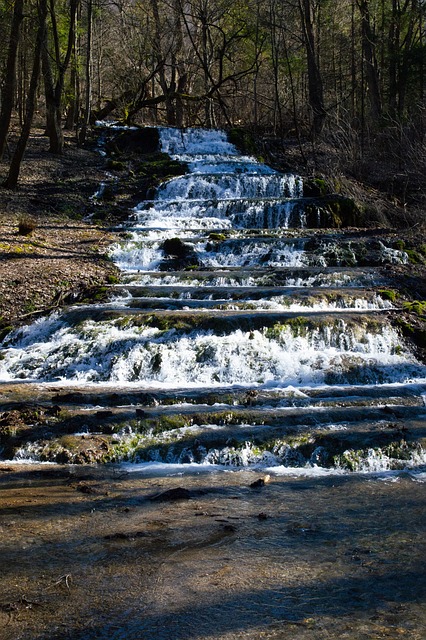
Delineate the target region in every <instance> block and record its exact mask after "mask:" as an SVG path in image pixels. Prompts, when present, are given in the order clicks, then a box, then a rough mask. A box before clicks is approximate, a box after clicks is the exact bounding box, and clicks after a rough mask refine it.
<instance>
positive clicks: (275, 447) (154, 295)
mask: <svg viewBox="0 0 426 640" xmlns="http://www.w3.org/2000/svg"><path fill="white" fill-rule="evenodd" d="M159 134H160V141H161V150H162V151H163V152H165V153H167V154H169V155H170V156H171V157H172V158H174V159H175V160H177V161H179V162H181V163H184V164H185V165H186V166H187V169H188V170H187V172H186V173H184V175H182V176H179V177H175V178H172V179H170V180H168V181H166V182H165V183H163V184H162V185H161V186H160V187H159V188H158V189H157V192H156V195H155V197H154V199H153V200H150V201H143V202H141V203H140V205H138V206H137V207H136V208H135V209H134V210H133V211H131V212H129V221H128V222H127V223H126V224H124V225H123V226H122V228H120V229H118V230H117V242H116V244H115V245H114V246H113V247H112V248H111V258H112V259H113V260H114V261H115V263H116V264H117V265H118V266H119V267H120V269H121V271H122V278H121V281H120V282H119V283H118V284H114V285H110V286H109V296H108V300H107V301H106V302H101V303H93V304H90V305H81V304H80V305H75V306H72V307H69V308H67V309H65V310H63V311H61V312H57V313H53V314H51V315H50V316H48V317H44V318H40V319H38V320H37V321H36V322H34V323H33V324H31V325H29V326H25V327H21V328H19V329H18V330H16V331H15V332H13V333H12V334H10V335H9V336H7V337H6V338H5V340H4V342H3V343H2V344H0V354H1V357H0V402H1V406H2V408H3V410H4V411H13V409H14V407H15V406H17V405H22V404H24V405H28V406H31V405H33V406H35V407H37V412H38V413H37V416H35V417H34V424H33V425H32V428H31V429H27V430H26V431H24V432H20V433H16V434H14V433H12V434H9V436H11V437H9V438H8V440H7V441H6V440H5V441H4V442H3V445H4V446H3V451H2V461H1V462H0V483H1V487H2V489H3V501H4V502H3V516H2V520H1V521H0V531H2V532H3V533H4V534H5V536H6V537H5V541H6V543H5V554H6V555H5V556H4V558H5V562H6V563H7V565H6V566H8V567H9V569H8V570H7V571H5V572H4V574H3V576H2V578H0V587H1V588H2V589H3V593H4V594H5V598H6V600H5V599H3V601H2V603H0V622H1V619H2V616H3V617H4V624H5V625H6V626H5V629H6V631H5V634H6V635H5V636H4V638H5V640H9V638H10V639H12V638H13V639H14V640H16V639H17V638H34V639H35V638H37V639H39V640H41V639H42V638H46V639H47V638H53V637H55V638H56V637H58V638H70V639H71V638H72V639H74V640H77V639H78V638H81V639H83V638H84V639H90V638H99V639H105V640H106V638H109V639H116V640H119V639H121V638H123V639H124V638H126V639H128V638H135V639H136V638H137V639H139V638H141V639H142V638H144V639H145V638H146V639H150V638H156V639H161V638H164V639H167V640H172V639H176V640H178V639H182V640H184V639H188V638H204V639H206V640H207V639H210V638H223V639H227V638H232V639H235V638H251V639H253V640H255V639H257V638H289V639H290V638H291V639H292V640H293V639H294V640H297V639H299V638H300V639H303V640H307V639H310V638H321V639H322V638H324V639H325V638H337V637H342V638H351V639H355V638H356V639H358V638H359V639H361V638H393V639H394V638H396V637H401V638H405V637H406V638H410V640H413V639H416V638H418V639H419V640H420V639H421V638H424V637H425V635H424V633H425V632H426V626H425V620H426V619H425V614H424V607H423V602H424V595H425V587H426V583H425V578H424V571H422V570H421V567H420V564H419V563H423V554H424V549H423V550H422V547H423V546H424V526H425V524H426V523H425V518H424V501H425V500H424V498H425V495H424V483H425V480H426V448H425V426H426V421H425V419H426V366H425V364H424V363H423V362H421V361H420V360H418V359H417V357H416V354H415V353H414V351H413V350H412V348H411V347H410V345H409V344H408V342H406V341H405V340H404V339H403V337H402V336H401V334H400V332H399V331H398V329H397V327H396V324H395V322H394V319H395V314H397V312H398V309H397V308H396V306H395V303H394V302H393V301H392V299H391V296H389V291H388V283H387V281H386V273H385V271H386V270H385V269H384V267H386V265H389V264H398V263H405V262H406V261H407V255H406V254H405V253H404V251H402V250H398V249H397V248H395V247H393V246H392V245H391V244H390V243H389V242H387V241H386V239H385V238H383V239H381V238H380V236H374V235H371V234H368V233H367V232H364V231H362V230H358V229H347V230H330V229H321V221H322V220H323V219H324V211H322V210H321V204H320V203H319V202H318V201H316V200H315V199H314V198H307V197H305V196H304V191H303V180H302V179H301V178H300V177H299V176H297V175H293V174H281V173H279V172H277V171H275V170H273V169H271V168H270V167H268V166H266V165H263V164H261V163H259V162H257V161H256V160H255V159H254V158H251V157H248V156H247V157H246V156H242V155H241V154H240V153H239V152H238V151H237V149H236V148H235V147H234V146H233V145H232V144H230V143H229V142H228V140H227V137H226V134H225V133H224V132H221V131H207V130H198V129H187V130H183V131H181V130H177V129H168V128H160V129H159ZM312 220H316V221H317V223H318V226H317V227H314V228H313V226H312ZM98 463H102V464H98ZM13 566H15V569H13V570H12V567H13ZM9 573H10V577H13V581H10V580H9V578H8V575H9ZM67 576H68V577H67ZM177 585H178V588H177ZM26 603H30V604H29V605H28V604H26ZM58 603H59V604H60V607H59V608H58ZM2 637H3V636H2Z"/></svg>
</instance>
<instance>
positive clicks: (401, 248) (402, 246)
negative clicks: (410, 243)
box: [393, 240, 405, 251]
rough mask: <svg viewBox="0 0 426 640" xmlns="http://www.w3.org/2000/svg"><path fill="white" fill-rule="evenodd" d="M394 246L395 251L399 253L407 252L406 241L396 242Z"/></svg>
mask: <svg viewBox="0 0 426 640" xmlns="http://www.w3.org/2000/svg"><path fill="white" fill-rule="evenodd" d="M393 246H394V249H398V251H404V250H405V241H404V240H395V242H394V244H393Z"/></svg>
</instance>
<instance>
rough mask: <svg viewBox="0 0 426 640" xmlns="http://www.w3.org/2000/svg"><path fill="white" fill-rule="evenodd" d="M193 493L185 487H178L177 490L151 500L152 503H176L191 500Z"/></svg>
mask: <svg viewBox="0 0 426 640" xmlns="http://www.w3.org/2000/svg"><path fill="white" fill-rule="evenodd" d="M190 498H191V492H190V491H188V489H185V488H184V487H176V489H168V490H167V491H163V492H162V493H159V494H158V495H156V496H153V497H152V498H151V501H152V502H174V501H175V500H189V499H190Z"/></svg>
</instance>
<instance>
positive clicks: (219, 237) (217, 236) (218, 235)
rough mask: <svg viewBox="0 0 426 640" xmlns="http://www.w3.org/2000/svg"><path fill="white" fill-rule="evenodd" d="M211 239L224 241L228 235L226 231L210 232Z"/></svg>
mask: <svg viewBox="0 0 426 640" xmlns="http://www.w3.org/2000/svg"><path fill="white" fill-rule="evenodd" d="M209 240H213V241H214V242H223V241H224V240H226V236H225V234H224V233H210V235H209Z"/></svg>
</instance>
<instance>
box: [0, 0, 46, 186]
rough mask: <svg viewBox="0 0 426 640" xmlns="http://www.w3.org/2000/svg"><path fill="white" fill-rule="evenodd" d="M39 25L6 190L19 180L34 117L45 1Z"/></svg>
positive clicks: (43, 37)
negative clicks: (23, 110)
mask: <svg viewBox="0 0 426 640" xmlns="http://www.w3.org/2000/svg"><path fill="white" fill-rule="evenodd" d="M38 15H39V25H38V29H37V36H36V42H35V47H34V61H33V69H32V73H31V80H30V86H29V89H28V96H27V104H26V112H25V119H24V124H23V127H22V131H21V135H20V137H19V140H18V143H17V145H16V149H15V153H14V154H13V157H12V161H11V163H10V167H9V173H8V176H7V178H6V180H5V182H4V183H3V186H4V187H6V188H7V189H16V187H17V184H18V179H19V172H20V169H21V162H22V158H23V157H24V154H25V149H26V148H27V142H28V138H29V136H30V131H31V125H32V121H33V117H34V111H35V107H36V100H37V86H38V81H39V77H40V58H41V50H42V47H43V43H44V40H45V34H46V16H47V0H40V2H39V6H38Z"/></svg>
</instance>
